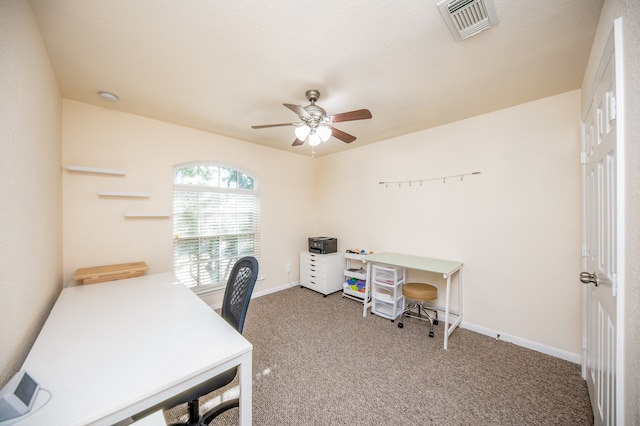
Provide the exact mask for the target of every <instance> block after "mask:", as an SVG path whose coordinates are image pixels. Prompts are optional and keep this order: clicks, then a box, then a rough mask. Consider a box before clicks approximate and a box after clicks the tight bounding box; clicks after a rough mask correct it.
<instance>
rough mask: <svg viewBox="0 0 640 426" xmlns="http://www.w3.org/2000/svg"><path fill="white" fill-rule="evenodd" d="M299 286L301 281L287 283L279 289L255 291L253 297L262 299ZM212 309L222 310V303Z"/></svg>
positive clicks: (212, 306)
mask: <svg viewBox="0 0 640 426" xmlns="http://www.w3.org/2000/svg"><path fill="white" fill-rule="evenodd" d="M298 284H299V281H295V282H292V283H287V284H282V285H279V286H277V287H271V288H268V289H266V290H262V291H257V292H256V291H254V292H253V294H252V295H251V298H252V299H255V298H257V297H261V296H266V295H267V294H271V293H277V292H278V291H282V290H286V289H288V288H292V287H295V286H297V285H298ZM209 306H210V307H211V308H212V309H214V310H217V309H220V308H221V307H222V302H218V303H214V304H213V305H209Z"/></svg>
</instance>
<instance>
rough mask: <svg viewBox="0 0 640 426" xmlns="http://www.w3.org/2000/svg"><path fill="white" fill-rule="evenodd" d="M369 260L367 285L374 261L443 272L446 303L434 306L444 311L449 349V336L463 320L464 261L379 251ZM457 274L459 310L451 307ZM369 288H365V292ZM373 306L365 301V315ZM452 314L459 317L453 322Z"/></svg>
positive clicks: (366, 258)
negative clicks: (445, 284)
mask: <svg viewBox="0 0 640 426" xmlns="http://www.w3.org/2000/svg"><path fill="white" fill-rule="evenodd" d="M364 261H365V262H367V286H369V285H371V284H370V283H371V265H372V264H373V263H380V264H384V265H390V266H399V267H403V268H408V269H416V270H420V271H427V272H433V273H436V274H442V277H443V278H444V279H446V280H447V286H446V295H445V305H444V307H442V306H434V308H435V309H437V310H439V311H444V324H445V333H444V348H445V349H447V347H448V342H449V336H450V335H451V333H453V331H454V330H455V329H456V327H457V326H458V325H460V323H461V322H462V265H463V263H462V262H459V261H455V260H444V259H434V258H430V257H421V256H412V255H407V254H399V253H377V254H370V255H368V256H366V257H365V258H364ZM454 275H457V278H458V280H457V281H458V310H457V311H456V310H452V309H451V278H452V277H453V276H454ZM366 291H368V289H367V290H365V294H367V293H366ZM370 306H371V302H369V303H365V304H364V307H363V313H362V315H363V316H366V315H367V308H369V307H370ZM450 315H454V316H456V317H457V318H456V319H455V321H453V322H452V323H451V324H449V322H450Z"/></svg>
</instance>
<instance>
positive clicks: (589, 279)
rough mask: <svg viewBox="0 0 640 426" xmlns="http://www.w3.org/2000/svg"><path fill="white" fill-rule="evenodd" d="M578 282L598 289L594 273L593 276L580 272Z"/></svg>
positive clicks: (596, 277)
mask: <svg viewBox="0 0 640 426" xmlns="http://www.w3.org/2000/svg"><path fill="white" fill-rule="evenodd" d="M580 281H581V282H582V283H583V284H594V285H595V286H596V287H598V276H597V275H596V273H595V272H594V273H593V274H590V273H589V272H580Z"/></svg>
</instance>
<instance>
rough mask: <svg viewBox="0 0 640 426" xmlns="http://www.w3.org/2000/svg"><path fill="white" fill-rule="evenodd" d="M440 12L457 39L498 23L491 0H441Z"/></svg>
mask: <svg viewBox="0 0 640 426" xmlns="http://www.w3.org/2000/svg"><path fill="white" fill-rule="evenodd" d="M438 8H440V13H442V17H443V18H444V20H445V21H446V23H447V25H449V29H450V30H451V33H452V34H453V36H454V37H455V38H456V39H457V40H464V39H465V38H469V37H471V36H472V35H476V34H478V33H479V32H480V31H484V30H486V29H487V28H490V27H491V26H492V25H495V24H497V23H498V18H497V16H496V11H495V9H494V7H493V3H492V1H491V0H443V1H441V2H440V3H438Z"/></svg>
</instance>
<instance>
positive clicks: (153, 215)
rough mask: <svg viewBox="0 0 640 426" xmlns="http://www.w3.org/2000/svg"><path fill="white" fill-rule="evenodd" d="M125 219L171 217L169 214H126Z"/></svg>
mask: <svg viewBox="0 0 640 426" xmlns="http://www.w3.org/2000/svg"><path fill="white" fill-rule="evenodd" d="M124 217H171V214H169V213H125V214H124Z"/></svg>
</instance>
